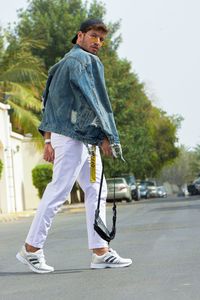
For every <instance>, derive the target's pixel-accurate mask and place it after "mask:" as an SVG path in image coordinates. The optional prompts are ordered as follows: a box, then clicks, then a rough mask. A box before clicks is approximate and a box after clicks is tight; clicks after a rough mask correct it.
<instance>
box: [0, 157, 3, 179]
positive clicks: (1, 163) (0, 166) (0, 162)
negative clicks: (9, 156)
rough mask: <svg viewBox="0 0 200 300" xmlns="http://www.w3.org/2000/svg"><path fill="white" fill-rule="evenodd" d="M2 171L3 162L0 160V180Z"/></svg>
mask: <svg viewBox="0 0 200 300" xmlns="http://www.w3.org/2000/svg"><path fill="white" fill-rule="evenodd" d="M2 171H3V162H2V161H1V160H0V179H1V175H2Z"/></svg>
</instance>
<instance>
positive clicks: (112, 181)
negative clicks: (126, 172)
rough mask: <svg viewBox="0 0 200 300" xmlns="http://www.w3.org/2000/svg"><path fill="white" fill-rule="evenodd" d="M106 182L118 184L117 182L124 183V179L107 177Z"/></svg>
mask: <svg viewBox="0 0 200 300" xmlns="http://www.w3.org/2000/svg"><path fill="white" fill-rule="evenodd" d="M107 183H108V184H114V183H115V184H118V183H124V180H123V179H122V178H115V179H107Z"/></svg>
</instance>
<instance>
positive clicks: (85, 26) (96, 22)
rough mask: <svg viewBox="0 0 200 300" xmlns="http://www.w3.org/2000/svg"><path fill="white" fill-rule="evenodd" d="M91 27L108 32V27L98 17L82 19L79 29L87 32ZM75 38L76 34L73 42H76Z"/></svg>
mask: <svg viewBox="0 0 200 300" xmlns="http://www.w3.org/2000/svg"><path fill="white" fill-rule="evenodd" d="M91 29H95V30H99V31H100V30H101V31H103V32H105V33H108V28H107V27H106V25H105V24H104V23H103V21H102V20H100V19H88V20H86V21H84V22H83V23H81V26H80V28H79V31H82V32H88V31H89V30H91ZM77 38H78V35H77V34H76V35H75V36H74V37H73V39H72V43H73V44H76V41H77Z"/></svg>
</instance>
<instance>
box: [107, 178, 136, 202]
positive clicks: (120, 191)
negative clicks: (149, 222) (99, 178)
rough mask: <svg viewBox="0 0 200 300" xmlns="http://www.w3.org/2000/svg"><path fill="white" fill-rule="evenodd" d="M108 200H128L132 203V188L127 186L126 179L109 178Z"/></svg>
mask: <svg viewBox="0 0 200 300" xmlns="http://www.w3.org/2000/svg"><path fill="white" fill-rule="evenodd" d="M106 181H107V188H108V194H107V200H113V199H114V197H115V199H116V200H126V201H127V202H131V201H132V196H131V187H130V186H129V185H128V184H127V182H126V179H125V178H123V177H120V178H119V177H116V178H108V179H107V180H106Z"/></svg>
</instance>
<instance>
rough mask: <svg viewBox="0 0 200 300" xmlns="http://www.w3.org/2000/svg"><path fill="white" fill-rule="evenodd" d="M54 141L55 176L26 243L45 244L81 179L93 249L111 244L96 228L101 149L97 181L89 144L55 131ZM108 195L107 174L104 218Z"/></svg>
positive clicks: (102, 208) (52, 137)
mask: <svg viewBox="0 0 200 300" xmlns="http://www.w3.org/2000/svg"><path fill="white" fill-rule="evenodd" d="M51 143H52V146H53V148H54V151H55V160H54V165H53V178H52V181H51V182H50V183H49V184H48V185H47V187H46V190H45V192H44V194H43V197H42V199H41V202H40V204H39V206H38V210H37V212H36V215H35V217H34V220H33V222H32V225H31V227H30V230H29V233H28V236H27V238H26V243H28V244H29V245H32V246H34V247H38V248H43V245H44V242H45V240H46V238H47V234H48V230H49V228H50V226H51V223H52V220H53V217H54V216H55V214H56V213H57V211H58V208H59V207H60V206H61V205H62V204H63V203H64V202H65V201H66V198H67V196H68V195H69V193H70V192H71V189H72V187H73V185H74V183H75V181H76V180H77V181H78V183H79V184H80V186H81V188H82V189H83V191H84V193H85V208H86V220H87V232H88V245H89V249H94V248H101V247H107V246H108V244H107V242H106V241H104V240H103V239H102V238H101V237H100V236H99V235H98V234H97V233H96V232H95V231H94V228H93V224H94V215H95V209H96V207H97V201H98V193H99V185H100V180H101V172H102V163H101V157H100V152H99V149H98V148H97V151H96V155H97V156H96V182H95V183H91V182H90V156H89V154H88V150H87V148H86V146H85V145H84V144H83V143H82V142H80V141H77V140H74V139H72V138H70V137H66V136H63V135H60V134H56V133H52V134H51ZM106 196H107V185H106V181H105V178H104V180H103V186H102V192H101V205H100V215H101V218H102V220H103V221H104V222H106Z"/></svg>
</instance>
